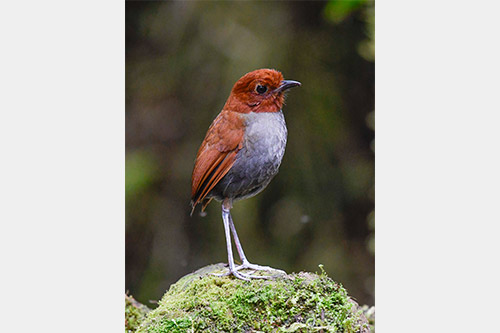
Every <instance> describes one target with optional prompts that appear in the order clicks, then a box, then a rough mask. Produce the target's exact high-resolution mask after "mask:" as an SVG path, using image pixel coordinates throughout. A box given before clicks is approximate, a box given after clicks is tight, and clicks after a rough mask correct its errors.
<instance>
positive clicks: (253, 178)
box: [212, 111, 287, 199]
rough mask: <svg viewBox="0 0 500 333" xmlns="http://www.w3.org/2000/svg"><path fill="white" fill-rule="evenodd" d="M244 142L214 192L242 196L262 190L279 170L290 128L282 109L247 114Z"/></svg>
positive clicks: (221, 196)
mask: <svg viewBox="0 0 500 333" xmlns="http://www.w3.org/2000/svg"><path fill="white" fill-rule="evenodd" d="M242 117H244V122H245V134H244V137H243V145H242V148H241V150H240V151H239V152H238V154H237V155H236V160H235V163H234V165H233V167H232V168H231V170H230V171H229V172H228V173H227V175H226V176H224V178H223V179H222V180H221V182H220V183H219V184H218V185H217V186H216V189H215V190H214V192H213V193H212V194H214V195H215V197H216V198H219V199H220V198H224V197H230V198H233V199H243V198H247V197H251V196H253V195H255V194H257V193H259V192H260V191H261V190H263V189H264V188H265V187H266V186H267V184H269V182H270V181H271V179H272V178H273V177H274V176H275V175H276V174H277V173H278V168H279V166H280V164H281V160H282V159H283V155H284V153H285V146H286V140H287V128H286V124H285V118H284V116H283V112H282V111H279V112H269V113H264V112H261V113H253V112H251V113H248V114H244V115H242Z"/></svg>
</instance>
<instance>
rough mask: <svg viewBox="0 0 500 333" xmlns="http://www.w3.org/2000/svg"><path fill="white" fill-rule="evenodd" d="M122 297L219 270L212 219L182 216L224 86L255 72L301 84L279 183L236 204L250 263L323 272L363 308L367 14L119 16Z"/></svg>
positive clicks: (225, 6)
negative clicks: (122, 43)
mask: <svg viewBox="0 0 500 333" xmlns="http://www.w3.org/2000/svg"><path fill="white" fill-rule="evenodd" d="M125 23H126V87H125V88H126V287H127V289H128V290H129V291H130V293H131V294H133V295H134V297H136V298H137V299H138V300H139V301H141V302H144V303H146V304H147V303H148V300H157V299H159V298H160V297H161V296H162V295H163V293H164V291H165V290H166V289H167V288H168V287H169V285H170V284H171V283H173V282H175V281H176V280H177V279H178V278H179V277H181V276H183V275H185V274H187V273H189V272H191V271H193V270H195V269H197V268H200V267H202V266H204V265H207V264H211V263H217V262H225V261H226V260H227V256H226V249H225V240H224V232H223V227H222V220H221V217H220V205H219V204H218V203H216V202H213V203H211V204H210V206H209V207H208V209H207V216H205V217H201V216H199V214H198V213H195V214H194V215H193V217H190V216H189V213H190V207H189V199H190V198H189V196H190V185H191V184H190V177H191V171H192V167H193V163H194V159H195V156H196V152H197V149H198V147H199V145H200V143H201V141H202V140H203V137H204V135H205V133H206V130H207V129H208V126H209V125H210V123H211V121H212V120H213V119H214V118H215V116H216V115H217V114H218V113H219V111H220V109H221V107H222V106H223V105H224V102H225V100H226V98H227V96H228V94H229V92H230V90H231V87H232V85H233V84H234V82H236V80H237V79H238V78H239V77H241V76H242V75H243V74H245V73H247V72H249V71H251V70H254V69H258V68H275V69H278V70H280V71H281V72H282V73H283V75H284V77H285V78H287V79H294V80H298V81H300V82H302V87H300V88H295V89H293V90H292V91H290V93H289V96H288V98H287V103H286V106H285V107H284V114H285V118H286V121H287V125H288V130H289V135H288V145H287V150H286V153H285V156H284V159H283V162H282V165H281V169H280V173H279V174H278V175H277V176H276V178H275V179H274V180H273V181H272V182H271V184H270V185H269V186H268V187H267V189H266V190H265V191H264V192H262V193H261V194H259V195H258V196H256V197H254V198H252V199H248V200H244V201H240V202H237V203H236V204H235V206H234V209H233V210H232V214H233V217H234V220H235V224H236V228H237V230H238V233H239V235H240V238H241V241H242V243H243V247H244V248H245V252H246V254H247V256H248V258H249V260H250V261H251V262H254V263H259V264H263V265H271V266H274V267H279V268H282V269H284V270H286V271H288V272H291V271H300V270H308V271H319V268H318V264H323V265H324V268H325V271H326V272H327V273H328V274H329V275H330V276H331V277H332V278H334V279H335V280H337V281H339V282H341V283H342V284H343V285H344V286H345V287H346V288H347V289H348V290H349V292H350V294H351V295H352V296H354V297H355V298H356V299H357V300H358V301H359V302H360V303H367V304H374V149H375V147H374V137H375V135H374V94H375V91H374V90H375V86H374V85H375V79H374V74H375V73H374V72H375V69H374V4H373V2H366V1H330V2H181V1H179V2H127V3H126V22H125Z"/></svg>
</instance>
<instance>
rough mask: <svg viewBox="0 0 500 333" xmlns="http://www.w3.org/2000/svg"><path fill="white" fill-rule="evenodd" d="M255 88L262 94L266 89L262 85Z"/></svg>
mask: <svg viewBox="0 0 500 333" xmlns="http://www.w3.org/2000/svg"><path fill="white" fill-rule="evenodd" d="M255 90H256V91H257V92H258V93H259V94H263V93H265V92H266V91H267V87H266V86H262V85H260V84H259V85H257V87H255Z"/></svg>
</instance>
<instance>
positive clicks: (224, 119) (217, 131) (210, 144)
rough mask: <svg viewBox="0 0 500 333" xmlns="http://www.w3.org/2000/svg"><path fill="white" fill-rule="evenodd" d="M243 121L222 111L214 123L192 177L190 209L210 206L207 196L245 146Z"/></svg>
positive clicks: (236, 115)
mask: <svg viewBox="0 0 500 333" xmlns="http://www.w3.org/2000/svg"><path fill="white" fill-rule="evenodd" d="M244 133H245V129H244V120H243V117H242V115H241V114H240V113H238V112H233V111H228V110H223V111H222V112H221V113H220V114H219V115H218V116H217V118H215V120H214V121H213V122H212V125H210V128H209V129H208V131H207V135H206V136H205V139H204V140H203V142H202V144H201V146H200V149H199V150H198V155H197V156H196V162H195V165H194V169H193V175H192V177H191V205H192V206H193V210H192V211H191V214H192V213H193V211H194V208H195V207H196V205H197V204H199V203H201V202H203V201H204V200H205V201H207V202H205V203H204V204H203V207H202V211H203V210H204V209H205V207H206V206H207V205H208V203H209V202H210V200H211V198H207V195H208V193H210V191H211V190H212V189H213V188H214V187H215V185H217V183H219V181H220V180H221V179H222V178H223V177H224V176H225V175H226V174H227V173H228V172H229V170H230V169H231V167H232V166H233V165H234V162H235V160H236V154H237V153H238V151H239V150H240V149H241V147H242V145H243V136H244Z"/></svg>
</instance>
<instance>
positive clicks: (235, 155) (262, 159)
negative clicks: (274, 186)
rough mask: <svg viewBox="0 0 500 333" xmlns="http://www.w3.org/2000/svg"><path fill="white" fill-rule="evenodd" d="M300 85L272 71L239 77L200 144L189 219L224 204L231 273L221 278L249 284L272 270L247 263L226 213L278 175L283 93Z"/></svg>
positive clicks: (283, 142) (284, 134)
mask: <svg viewBox="0 0 500 333" xmlns="http://www.w3.org/2000/svg"><path fill="white" fill-rule="evenodd" d="M300 85H301V83H300V82H298V81H293V80H284V79H283V75H282V73H281V72H279V71H277V70H274V69H268V68H263V69H257V70H254V71H252V72H249V73H247V74H245V75H243V76H242V77H241V78H240V79H239V80H238V81H237V82H236V83H235V84H234V86H233V88H232V89H231V93H230V95H229V97H228V99H227V101H226V103H225V104H224V107H223V108H222V111H221V112H220V113H219V115H218V116H217V117H216V118H215V119H214V121H213V122H212V124H211V125H210V127H209V128H208V131H207V133H206V135H205V138H204V140H203V142H202V143H201V145H200V148H199V150H198V153H197V155H196V160H195V163H194V168H193V173H192V177H191V207H192V210H191V215H192V214H193V212H194V210H195V208H196V206H197V205H198V204H201V206H202V207H201V211H202V212H203V211H204V210H205V208H206V207H207V205H208V204H209V203H210V202H211V201H212V199H215V200H216V201H219V202H221V203H222V221H223V224H224V232H225V237H226V247H227V255H228V264H229V271H228V272H227V273H225V274H221V275H219V276H222V275H233V276H234V277H236V278H238V279H242V280H246V281H249V280H251V279H258V278H268V277H267V276H266V275H255V272H256V271H261V270H264V271H271V270H274V269H273V268H271V267H269V266H260V265H256V264H252V263H250V262H249V261H248V259H247V258H246V256H245V253H244V251H243V247H242V246H241V243H240V240H239V238H238V234H237V233H236V228H235V226H234V222H233V219H232V217H231V213H230V210H231V208H232V207H233V203H234V202H236V201H238V200H242V199H246V198H250V197H253V196H255V195H257V194H258V193H260V192H261V191H262V190H264V188H266V186H267V185H268V184H269V182H270V181H271V180H272V179H273V177H274V176H276V174H277V173H278V169H279V167H280V164H281V160H282V159H283V155H284V153H285V146H286V142H287V135H288V131H287V127H286V123H285V118H284V115H283V111H282V108H283V104H284V100H285V92H286V91H287V90H288V89H290V88H293V87H297V86H300ZM231 234H232V236H233V238H234V243H235V246H236V249H237V251H238V255H239V257H240V260H241V262H242V264H241V265H239V266H236V264H235V263H234V258H233V253H232V243H231ZM243 270H249V271H250V273H245V272H243Z"/></svg>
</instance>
